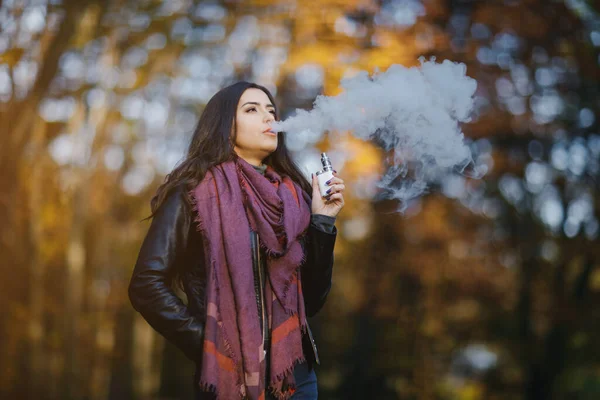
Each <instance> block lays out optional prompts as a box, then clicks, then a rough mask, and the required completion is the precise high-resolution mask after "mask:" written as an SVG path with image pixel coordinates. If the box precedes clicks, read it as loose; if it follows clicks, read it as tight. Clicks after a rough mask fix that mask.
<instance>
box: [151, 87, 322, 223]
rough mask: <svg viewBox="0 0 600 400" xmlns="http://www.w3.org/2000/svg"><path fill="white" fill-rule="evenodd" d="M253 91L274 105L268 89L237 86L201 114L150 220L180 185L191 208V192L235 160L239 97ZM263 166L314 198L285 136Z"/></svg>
mask: <svg viewBox="0 0 600 400" xmlns="http://www.w3.org/2000/svg"><path fill="white" fill-rule="evenodd" d="M250 88H255V89H260V90H262V91H263V92H265V94H266V95H267V96H268V97H269V100H270V101H271V104H273V105H275V101H274V100H273V96H272V95H271V93H270V92H269V90H268V89H267V88H265V87H263V86H260V85H257V84H255V83H251V82H243V81H242V82H237V83H235V84H233V85H230V86H227V87H225V88H223V89H221V90H220V91H218V92H217V93H216V94H215V95H214V96H213V97H212V98H211V99H210V100H209V101H208V103H207V104H206V107H204V110H203V111H202V115H201V116H200V120H199V121H198V125H197V126H196V129H195V131H194V134H193V135H192V139H191V141H190V145H189V149H188V152H187V156H186V157H185V159H184V160H183V161H182V162H180V163H179V164H178V165H177V166H176V167H175V168H174V169H173V171H171V173H169V174H168V175H167V176H166V177H165V180H164V182H163V183H162V184H161V185H160V186H159V187H158V189H157V191H156V194H155V195H154V197H153V198H152V200H151V202H150V207H151V210H152V214H151V215H150V216H149V217H148V218H151V217H153V216H154V214H155V213H156V210H158V208H159V207H160V206H161V204H162V203H163V202H164V201H165V198H166V197H167V195H168V194H169V193H170V192H171V190H172V189H174V188H176V187H177V186H179V185H180V184H184V185H185V188H186V200H187V201H188V203H189V204H192V199H191V198H190V197H189V191H190V190H192V189H193V188H194V187H196V186H197V185H198V184H199V183H200V181H202V179H203V178H204V176H205V174H206V172H207V171H208V169H209V168H211V167H213V166H215V165H218V164H220V163H222V162H226V161H230V160H233V159H234V158H235V157H236V154H235V152H234V143H235V139H236V132H235V129H233V128H235V116H236V110H237V106H238V103H239V101H240V97H241V96H242V94H243V93H244V92H245V91H246V90H247V89H250ZM275 119H276V120H279V111H278V109H277V107H276V106H275ZM232 132H233V136H232ZM263 162H264V163H265V164H267V165H270V166H271V168H273V169H274V170H275V171H277V172H278V173H279V174H282V175H287V176H289V177H290V178H291V179H292V180H293V181H294V182H296V183H297V184H298V185H300V187H301V188H302V189H303V190H304V191H306V192H307V193H308V195H309V196H311V195H312V185H311V184H310V183H309V182H308V180H307V179H306V178H305V177H304V175H302V173H301V172H300V170H299V169H298V166H297V165H296V164H295V162H294V161H293V160H292V158H291V155H290V153H289V151H288V149H287V147H286V145H285V136H284V135H283V134H282V133H281V132H279V133H278V134H277V148H276V149H275V151H274V152H273V153H271V154H270V155H269V156H268V157H267V158H265V160H264V161H263Z"/></svg>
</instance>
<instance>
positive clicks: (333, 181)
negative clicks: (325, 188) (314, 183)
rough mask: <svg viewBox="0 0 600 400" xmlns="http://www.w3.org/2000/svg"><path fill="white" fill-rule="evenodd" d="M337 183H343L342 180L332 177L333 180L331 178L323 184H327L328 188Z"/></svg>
mask: <svg viewBox="0 0 600 400" xmlns="http://www.w3.org/2000/svg"><path fill="white" fill-rule="evenodd" d="M337 183H344V181H343V180H342V179H340V178H337V177H335V176H334V177H333V178H331V179H330V180H328V181H327V182H325V184H327V185H329V186H331V185H335V184H337Z"/></svg>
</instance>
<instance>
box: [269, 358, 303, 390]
mask: <svg viewBox="0 0 600 400" xmlns="http://www.w3.org/2000/svg"><path fill="white" fill-rule="evenodd" d="M305 362H307V361H306V357H299V358H297V359H295V360H294V361H292V363H291V364H290V365H289V366H288V367H287V368H286V369H285V370H284V371H283V372H281V373H280V374H278V375H276V376H275V383H277V382H280V381H282V380H284V379H285V377H286V376H288V375H289V374H291V373H293V372H294V368H296V365H299V364H303V363H305ZM291 389H292V390H289V388H288V390H286V391H285V392H281V391H279V390H277V388H276V387H274V386H273V384H272V383H271V382H269V388H268V390H269V392H271V394H272V395H273V396H275V397H276V398H277V399H279V400H288V399H289V398H291V397H292V395H293V394H294V392H295V391H296V386H293V387H291Z"/></svg>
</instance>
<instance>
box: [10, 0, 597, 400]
mask: <svg viewBox="0 0 600 400" xmlns="http://www.w3.org/2000/svg"><path fill="white" fill-rule="evenodd" d="M599 12H600V7H599V6H598V4H597V3H594V2H593V1H592V0H589V1H586V0H564V1H563V0H560V1H559V0H488V1H476V0H312V1H300V0H280V1H278V0H246V1H244V0H238V1H235V0H222V1H219V0H207V1H193V0H136V1H132V0H35V1H34V0H31V1H25V0H0V255H1V257H2V259H1V262H0V268H1V270H0V271H1V273H2V279H1V284H0V305H1V306H2V314H1V317H0V371H1V373H0V397H1V398H3V399H90V400H103V399H187V398H191V393H192V382H193V379H192V378H193V370H194V366H193V364H192V363H191V362H190V361H188V360H187V359H185V357H184V356H183V355H181V354H179V352H178V351H177V350H176V349H175V348H174V347H172V346H170V345H169V344H168V343H165V341H164V340H162V338H161V337H160V336H158V335H157V334H155V333H154V331H152V329H151V328H150V327H149V326H148V325H147V323H146V322H145V321H144V320H143V319H141V317H140V316H139V315H137V314H136V313H135V312H134V310H133V309H132V307H131V306H130V304H129V301H128V298H127V290H126V289H127V285H128V282H129V278H130V275H131V271H132V268H133V265H134V262H135V259H136V257H137V252H138V250H139V246H140V245H141V241H142V239H143V237H144V234H145V232H146V230H147V228H148V222H141V219H142V218H144V217H146V216H148V214H149V212H150V208H149V200H150V198H151V196H152V195H153V193H154V191H155V190H156V188H157V186H158V185H159V184H160V182H161V181H162V180H163V179H164V176H165V175H166V174H167V173H168V172H169V171H170V169H171V168H172V167H173V166H174V165H175V163H177V161H179V160H180V159H181V158H182V156H183V153H184V151H185V149H186V146H187V141H188V140H189V137H190V134H191V132H192V130H193V128H194V126H195V123H196V121H197V118H198V116H199V113H200V112H201V110H202V108H203V105H204V104H205V103H206V102H207V100H208V99H209V98H210V97H211V96H212V94H214V93H215V92H216V91H217V90H218V89H220V88H221V87H223V86H225V85H226V84H228V83H231V82H233V81H236V80H241V79H245V80H250V81H256V82H258V83H261V84H264V85H266V86H267V87H269V88H270V89H273V91H274V92H275V93H276V97H277V101H278V105H279V106H280V107H281V109H282V110H283V114H284V117H285V116H286V115H290V113H292V112H293V111H294V110H295V109H296V108H310V107H311V105H312V102H313V100H314V99H315V97H316V96H317V95H318V94H321V93H324V94H326V95H335V94H336V93H338V92H339V90H340V89H339V82H340V79H342V78H343V77H347V76H352V75H353V74H355V73H356V72H357V71H359V70H367V71H369V72H373V71H374V70H375V69H376V68H379V69H381V70H385V69H387V67H388V66H389V65H391V64H402V65H405V66H413V65H418V57H419V56H421V55H423V56H426V57H430V56H436V57H437V60H438V61H441V60H443V59H450V60H454V61H460V62H464V63H465V64H466V65H467V74H468V75H469V76H471V77H473V78H475V79H476V80H477V81H478V90H477V93H476V113H475V114H476V115H475V119H474V121H473V122H472V123H470V124H467V125H465V126H464V128H463V130H464V132H465V135H466V137H467V138H468V139H467V140H468V142H469V145H470V146H471V148H472V150H473V152H474V154H475V155H476V156H477V158H478V160H479V161H480V162H482V163H484V164H485V166H486V169H487V174H486V176H485V177H484V178H483V179H480V180H473V179H464V178H462V177H460V176H457V177H455V178H452V179H449V180H448V181H446V182H444V184H443V185H441V186H440V187H437V188H432V190H431V193H430V194H427V195H426V196H424V197H422V198H421V199H419V200H418V201H414V202H412V203H411V204H410V206H409V208H408V210H407V211H406V213H405V214H404V215H401V214H398V213H395V212H393V211H394V210H395V209H396V207H397V204H394V203H393V202H391V201H389V200H387V201H384V200H376V199H377V197H374V194H375V190H374V188H375V183H376V182H377V179H378V177H379V176H381V173H382V172H383V171H384V168H385V160H384V152H383V150H382V149H381V148H379V147H378V146H377V145H376V144H373V143H365V142H361V141H358V140H356V139H353V138H352V137H351V136H349V135H348V136H344V137H343V139H341V140H337V141H335V142H333V141H331V140H329V138H328V137H327V136H318V137H295V138H289V143H290V148H291V149H292V150H293V151H294V154H295V156H296V157H297V160H298V162H299V164H301V165H302V166H303V167H304V168H305V169H306V171H307V173H310V172H312V171H314V170H316V169H317V168H316V166H317V162H318V154H319V152H320V151H328V152H329V153H330V155H331V157H332V159H333V161H334V165H335V166H336V169H337V170H338V171H339V174H340V176H341V177H342V178H344V179H345V180H346V183H347V191H346V192H347V193H346V202H347V204H346V207H345V208H344V210H343V211H342V213H341V214H340V216H339V217H338V221H337V226H338V229H339V236H338V241H337V245H336V264H335V268H334V278H333V279H334V285H333V289H332V292H331V294H330V296H329V299H328V302H327V304H326V306H325V307H324V309H323V310H322V311H321V312H320V314H319V315H317V316H316V317H315V318H314V319H313V321H312V325H313V327H314V330H315V335H316V341H317V345H318V347H319V350H320V355H321V359H322V365H321V366H319V367H318V369H317V374H318V382H319V390H320V398H322V399H415V400H416V399H418V400H434V399H440V400H441V399H465V400H475V399H511V400H512V399H523V400H533V399H597V398H599V397H600V361H599V357H598V356H599V354H600V335H599V334H600V323H599V322H600V307H599V306H600V268H599V267H600V246H599V244H600V243H599V239H598V238H599V233H600V232H599V222H598V218H599V215H598V210H599V206H600V197H599V195H598V193H599V190H598V189H599V183H598V178H599V176H600V165H599V156H600V135H599V134H598V127H599V124H598V116H597V114H598V112H599V110H600V107H599V106H600V103H599V96H598V94H599V93H598V92H599V78H600V69H599V64H600V58H599V54H600V52H599V50H600V15H599Z"/></svg>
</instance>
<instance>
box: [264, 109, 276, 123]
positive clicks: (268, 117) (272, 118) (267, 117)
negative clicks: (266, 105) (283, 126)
mask: <svg viewBox="0 0 600 400" xmlns="http://www.w3.org/2000/svg"><path fill="white" fill-rule="evenodd" d="M272 121H275V116H274V115H273V114H271V112H270V111H267V115H265V122H272Z"/></svg>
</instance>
